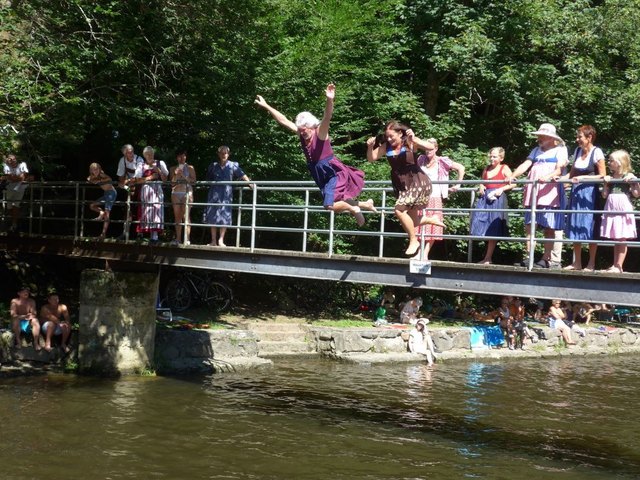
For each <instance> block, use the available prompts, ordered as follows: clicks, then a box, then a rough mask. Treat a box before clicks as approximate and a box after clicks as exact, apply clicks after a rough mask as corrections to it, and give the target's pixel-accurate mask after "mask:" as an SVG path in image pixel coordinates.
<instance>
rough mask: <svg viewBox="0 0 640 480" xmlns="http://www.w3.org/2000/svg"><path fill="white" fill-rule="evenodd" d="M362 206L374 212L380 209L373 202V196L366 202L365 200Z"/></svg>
mask: <svg viewBox="0 0 640 480" xmlns="http://www.w3.org/2000/svg"><path fill="white" fill-rule="evenodd" d="M362 208H364V209H365V210H368V211H370V212H373V213H378V209H377V208H376V206H375V205H374V204H373V199H372V198H370V199H369V200H367V201H366V202H363V205H362Z"/></svg>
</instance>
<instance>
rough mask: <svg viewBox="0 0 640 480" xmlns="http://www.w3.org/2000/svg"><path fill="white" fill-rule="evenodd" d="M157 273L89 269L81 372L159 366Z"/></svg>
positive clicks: (84, 281) (83, 291) (83, 295)
mask: <svg viewBox="0 0 640 480" xmlns="http://www.w3.org/2000/svg"><path fill="white" fill-rule="evenodd" d="M158 281H159V276H158V274H156V273H139V272H136V273H131V272H109V271H104V270H85V271H83V272H82V276H81V282H80V312H79V319H78V320H79V335H78V368H79V372H80V373H90V374H98V375H126V374H135V373H141V372H144V371H146V370H151V369H153V358H154V346H155V336H156V297H157V294H158Z"/></svg>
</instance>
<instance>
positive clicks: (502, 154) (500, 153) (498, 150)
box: [489, 147, 504, 160]
mask: <svg viewBox="0 0 640 480" xmlns="http://www.w3.org/2000/svg"><path fill="white" fill-rule="evenodd" d="M494 151H495V152H498V155H500V158H501V159H503V160H504V148H502V147H493V148H492V149H490V150H489V155H491V152H494Z"/></svg>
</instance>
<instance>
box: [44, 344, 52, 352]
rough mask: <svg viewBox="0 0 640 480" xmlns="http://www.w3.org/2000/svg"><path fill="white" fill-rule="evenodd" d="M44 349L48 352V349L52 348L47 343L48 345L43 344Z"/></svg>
mask: <svg viewBox="0 0 640 480" xmlns="http://www.w3.org/2000/svg"><path fill="white" fill-rule="evenodd" d="M44 350H45V351H46V352H50V351H51V350H53V349H52V348H51V345H49V346H47V345H45V346H44Z"/></svg>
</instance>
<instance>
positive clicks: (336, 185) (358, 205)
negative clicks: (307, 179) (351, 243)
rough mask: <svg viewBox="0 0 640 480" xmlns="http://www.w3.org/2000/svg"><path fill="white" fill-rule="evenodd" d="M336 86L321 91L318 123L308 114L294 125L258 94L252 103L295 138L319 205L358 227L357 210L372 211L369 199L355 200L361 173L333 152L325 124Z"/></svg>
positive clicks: (361, 184)
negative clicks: (322, 102) (322, 105)
mask: <svg viewBox="0 0 640 480" xmlns="http://www.w3.org/2000/svg"><path fill="white" fill-rule="evenodd" d="M335 94H336V87H335V85H333V84H332V83H330V84H329V85H327V88H326V90H325V96H326V104H325V108H324V114H323V116H322V120H318V119H317V118H316V117H315V116H313V115H312V114H311V113H310V112H301V113H299V114H298V115H297V116H296V121H295V123H294V122H292V121H291V120H289V119H288V118H287V117H285V116H284V115H283V114H282V113H280V112H279V111H278V110H276V109H275V108H273V107H272V106H271V105H269V104H268V103H267V102H266V101H265V99H264V98H262V97H261V96H260V95H258V96H257V98H256V101H255V103H256V104H257V105H258V106H260V107H262V108H264V109H265V110H267V111H268V112H269V113H270V114H271V116H272V117H273V118H274V119H275V120H276V122H278V123H279V124H280V125H282V126H283V127H285V128H286V129H288V130H290V131H291V132H293V133H295V134H297V135H298V137H299V138H300V144H301V147H302V153H304V156H305V158H306V160H307V168H308V169H309V173H310V174H311V177H312V178H313V180H314V181H315V183H316V185H317V186H318V188H319V189H320V191H321V192H322V199H323V201H322V204H323V206H324V208H326V209H327V210H333V211H334V212H335V213H342V212H346V213H350V214H351V215H353V217H354V218H355V219H356V222H357V223H358V226H362V225H364V223H365V219H364V215H363V214H362V212H361V209H364V210H368V211H371V212H376V211H377V210H376V208H375V206H374V205H373V200H372V199H369V200H367V201H366V202H359V201H357V200H356V197H357V196H358V195H360V192H361V191H362V188H363V187H364V172H362V170H358V169H356V168H353V167H350V166H348V165H345V164H344V163H342V162H341V161H340V160H339V159H338V157H336V156H335V155H334V153H333V148H332V147H331V140H330V138H329V123H330V122H331V117H332V116H333V101H334V98H335Z"/></svg>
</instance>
